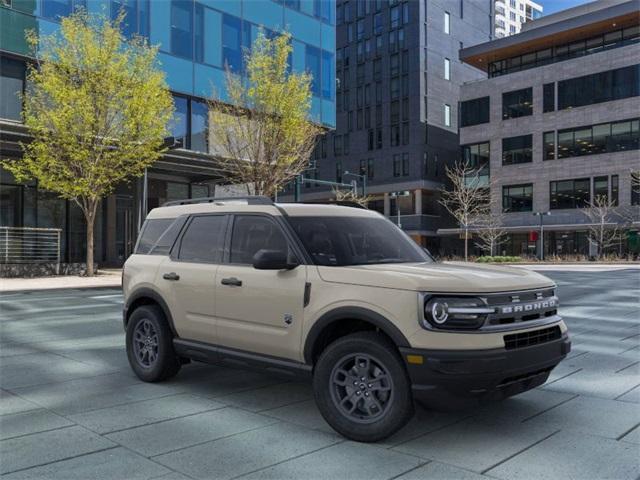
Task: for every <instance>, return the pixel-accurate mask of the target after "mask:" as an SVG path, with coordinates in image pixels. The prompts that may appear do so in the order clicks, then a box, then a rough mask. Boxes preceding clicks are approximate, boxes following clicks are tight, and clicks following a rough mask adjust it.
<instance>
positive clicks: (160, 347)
mask: <svg viewBox="0 0 640 480" xmlns="http://www.w3.org/2000/svg"><path fill="white" fill-rule="evenodd" d="M134 338H137V339H138V341H137V342H136V341H134ZM126 347H127V358H128V359H129V365H131V369H132V370H133V372H134V373H135V374H136V375H137V376H138V378H139V379H140V380H143V381H145V382H160V381H162V380H166V379H168V378H171V377H173V376H175V375H176V374H177V373H178V371H179V370H180V366H181V364H180V359H179V358H178V356H177V355H176V353H175V351H174V350H173V334H172V333H171V329H170V328H169V325H168V323H167V320H166V318H165V316H164V313H163V312H162V310H161V309H160V307H158V306H157V305H143V306H141V307H138V308H136V309H135V310H134V311H133V313H132V314H131V317H129V321H128V323H127V336H126Z"/></svg>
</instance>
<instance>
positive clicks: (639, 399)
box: [616, 387, 640, 403]
mask: <svg viewBox="0 0 640 480" xmlns="http://www.w3.org/2000/svg"><path fill="white" fill-rule="evenodd" d="M616 400H620V401H622V402H634V403H640V387H636V388H634V389H633V390H630V391H628V392H626V393H625V394H624V395H621V396H619V397H618V398H616Z"/></svg>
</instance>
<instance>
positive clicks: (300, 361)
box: [123, 197, 571, 441]
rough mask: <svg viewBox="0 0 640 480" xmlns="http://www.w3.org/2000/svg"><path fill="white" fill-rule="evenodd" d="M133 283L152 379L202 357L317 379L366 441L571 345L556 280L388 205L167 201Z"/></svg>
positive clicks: (130, 340) (129, 321) (510, 380)
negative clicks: (462, 253)
mask: <svg viewBox="0 0 640 480" xmlns="http://www.w3.org/2000/svg"><path fill="white" fill-rule="evenodd" d="M123 288H124V296H125V307H124V326H125V329H126V344H127V354H128V358H129V363H130V364H131V367H132V368H133V370H134V372H135V373H136V374H137V375H138V376H139V377H140V378H141V379H142V380H145V381H149V382H155V381H159V380H163V379H166V378H169V377H171V376H173V375H175V374H176V373H177V372H178V370H180V367H181V365H183V364H184V363H188V362H189V361H190V360H196V361H202V362H222V361H226V360H228V361H232V362H233V364H234V365H238V364H241V365H245V364H246V365H252V366H260V367H262V368H264V369H266V370H268V371H270V372H280V373H287V374H293V375H305V376H312V377H313V388H314V392H315V398H316V402H317V404H318V408H319V409H320V412H321V413H322V415H323V416H324V418H325V420H326V421H327V422H328V423H329V424H330V425H331V426H332V427H333V428H334V429H335V430H337V431H338V432H339V433H341V434H342V435H344V436H345V437H348V438H351V439H354V440H359V441H376V440H379V439H382V438H385V437H387V436H389V435H391V434H392V433H394V432H395V431H397V430H398V429H399V428H401V427H402V426H403V425H404V424H405V423H406V422H407V421H408V420H409V419H410V418H411V416H412V414H413V401H414V398H415V399H416V400H419V401H421V402H423V403H425V404H427V405H428V406H436V407H441V406H445V407H450V406H457V405H458V404H461V405H464V404H468V403H471V402H473V403H476V402H478V401H483V400H485V401H486V400H492V399H499V398H504V397H507V396H511V395H514V394H517V393H520V392H523V391H526V390H528V389H531V388H534V387H536V386H538V385H541V384H542V383H544V382H545V381H546V380H547V378H548V376H549V372H551V370H552V369H553V368H554V367H555V366H556V365H557V364H558V362H560V361H561V360H562V359H563V358H564V357H565V355H566V354H567V352H569V349H570V345H571V344H570V342H569V339H568V335H567V328H566V326H565V324H564V322H563V321H562V319H561V318H560V317H559V316H558V313H557V308H558V298H557V297H556V294H555V288H556V286H555V285H554V283H553V282H552V281H551V280H549V279H548V278H546V277H544V276H542V275H539V274H537V273H533V272H530V271H527V270H524V269H516V268H506V267H493V266H487V265H472V266H471V265H463V264H453V263H447V264H443V263H436V262H434V261H433V260H432V258H431V257H430V256H429V255H428V254H427V253H426V252H425V251H424V250H423V249H421V248H420V247H418V246H417V245H416V244H415V243H414V242H413V241H412V240H411V239H410V238H409V237H408V236H407V235H406V234H405V233H403V232H402V231H401V230H400V229H399V228H398V227H396V226H395V225H394V224H393V223H391V222H390V221H389V220H387V219H386V218H384V217H383V216H382V215H380V214H378V213H376V212H373V211H369V210H365V209H358V208H350V207H346V206H338V205H317V204H315V205H314V204H274V203H272V202H271V200H269V199H268V198H264V197H248V198H244V199H214V198H208V199H197V200H187V201H181V202H173V203H169V204H166V205H165V206H163V207H161V208H156V209H154V210H152V211H151V212H150V213H149V215H148V217H147V220H146V222H145V224H144V227H143V229H142V232H141V235H140V238H139V240H138V244H137V246H136V250H135V253H134V254H133V255H132V256H131V257H130V258H129V259H128V260H127V262H126V264H125V268H124V277H123ZM213 381H215V380H213Z"/></svg>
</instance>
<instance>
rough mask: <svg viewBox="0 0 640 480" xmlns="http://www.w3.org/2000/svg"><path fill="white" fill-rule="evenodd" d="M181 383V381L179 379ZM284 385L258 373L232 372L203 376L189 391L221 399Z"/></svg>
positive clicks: (278, 380) (280, 381) (192, 384)
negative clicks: (226, 396)
mask: <svg viewBox="0 0 640 480" xmlns="http://www.w3.org/2000/svg"><path fill="white" fill-rule="evenodd" d="M177 380H178V381H179V379H177ZM281 383H283V381H282V379H281V378H276V377H273V376H271V375H265V374H262V373H258V372H251V371H243V370H232V371H231V372H223V373H220V374H218V375H212V376H211V377H210V378H206V376H201V377H200V378H198V380H197V381H196V382H193V383H191V384H190V386H189V391H191V392H193V393H194V394H195V395H201V396H204V397H209V398H219V397H223V396H225V395H230V394H232V393H236V392H246V391H250V390H255V389H257V388H261V387H267V386H269V385H278V384H281Z"/></svg>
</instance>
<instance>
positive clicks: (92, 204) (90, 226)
mask: <svg viewBox="0 0 640 480" xmlns="http://www.w3.org/2000/svg"><path fill="white" fill-rule="evenodd" d="M97 206H98V201H97V200H89V201H88V202H87V207H86V209H87V210H86V211H85V212H84V217H85V220H86V222H87V256H86V262H87V277H93V276H94V275H95V271H94V268H93V242H94V238H93V237H94V226H95V220H96V209H97Z"/></svg>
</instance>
